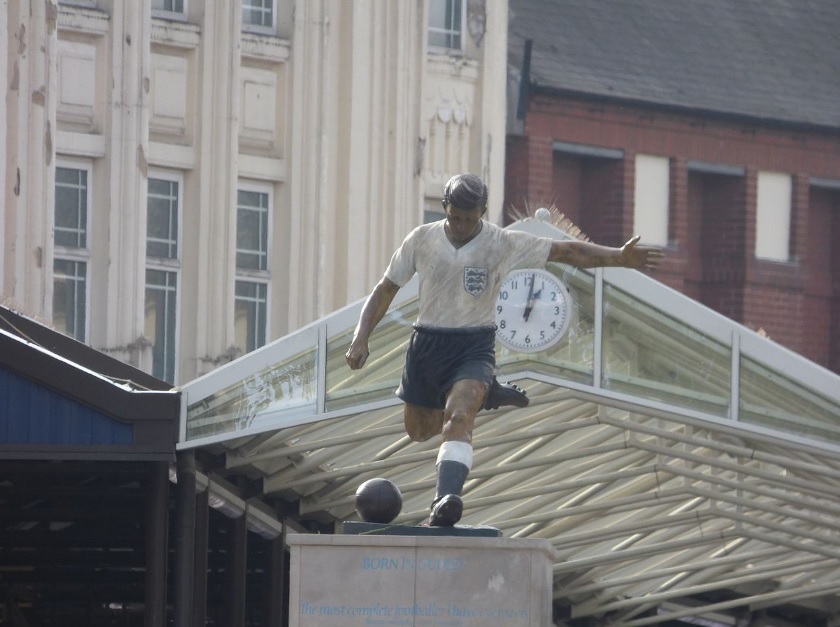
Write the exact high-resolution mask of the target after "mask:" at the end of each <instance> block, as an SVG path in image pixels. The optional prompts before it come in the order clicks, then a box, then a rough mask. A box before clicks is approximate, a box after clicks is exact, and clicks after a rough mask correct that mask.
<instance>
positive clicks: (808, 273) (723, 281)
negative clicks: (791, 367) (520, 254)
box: [506, 0, 840, 372]
mask: <svg viewBox="0 0 840 627" xmlns="http://www.w3.org/2000/svg"><path fill="white" fill-rule="evenodd" d="M838 26H840V9H839V8H838V6H837V5H836V4H835V3H833V2H830V1H826V0H809V1H808V2H804V3H802V4H801V5H797V7H796V10H792V11H788V10H787V9H786V5H785V4H784V3H779V2H733V1H731V0H713V1H711V2H708V3H703V5H702V6H700V5H696V4H694V3H677V4H676V5H675V4H674V3H670V2H666V1H663V0H634V1H633V2H622V1H618V0H616V1H611V0H610V1H607V2H602V3H586V2H583V1H582V0H562V1H560V2H551V1H549V0H512V1H511V22H510V33H509V37H510V53H511V56H510V62H511V75H512V77H513V81H512V87H513V88H512V89H511V105H510V106H509V108H508V113H509V115H510V128H511V134H510V135H509V138H508V148H507V170H506V176H507V185H506V207H507V208H509V209H514V210H516V211H523V210H525V208H526V207H525V206H526V205H528V204H530V205H532V206H533V207H538V206H540V205H541V204H542V205H546V206H550V205H554V206H555V207H556V208H557V210H558V212H562V213H563V214H564V215H565V216H566V217H567V218H569V219H570V220H571V221H572V222H573V223H574V224H576V225H577V226H578V227H579V228H580V229H581V231H582V232H583V233H584V234H585V235H586V236H588V237H589V238H591V239H593V240H595V241H598V242H603V243H608V244H612V245H620V244H621V243H622V242H623V241H625V240H626V239H627V238H628V237H629V236H630V235H631V234H633V233H639V234H641V235H642V237H643V240H644V241H647V242H648V243H652V244H658V245H661V246H663V247H665V248H666V249H667V259H666V261H665V263H664V264H662V266H661V267H660V268H659V269H658V270H657V272H656V273H655V277H656V278H657V279H659V280H661V281H663V282H664V283H666V284H667V285H669V286H671V287H673V288H675V289H678V290H680V291H681V292H683V293H685V294H687V295H688V296H690V297H692V298H694V299H696V300H698V301H699V302H701V303H703V304H704V305H707V306H708V307H710V308H712V309H714V310H716V311H718V312H720V313H723V314H724V315H726V316H728V317H730V318H732V319H733V320H735V321H737V322H740V323H742V324H745V325H746V326H748V327H750V328H752V329H754V330H763V331H764V332H765V333H766V334H767V335H768V336H769V337H770V338H771V339H772V340H774V341H776V342H778V343H780V344H782V345H784V346H786V347H787V348H790V349H792V350H794V351H796V352H798V353H800V354H802V355H804V356H805V357H807V358H808V359H810V360H812V361H814V362H816V363H818V364H820V365H822V366H824V367H827V368H829V369H831V370H833V371H834V372H840V256H838V255H837V253H836V252H835V250H833V248H832V243H833V242H834V241H836V240H837V239H838V237H840V115H838V109H837V107H836V101H837V98H838V97H840V83H838V81H837V80H836V76H835V73H834V72H833V70H831V67H832V65H833V64H836V63H837V62H840V56H838V54H837V47H836V46H833V45H829V42H830V41H832V40H833V37H834V33H835V32H836V29H837V28H838ZM823 50H826V51H828V52H827V56H826V55H822V53H821V52H819V51H823ZM812 59H818V61H816V62H812V61H811V60H812Z"/></svg>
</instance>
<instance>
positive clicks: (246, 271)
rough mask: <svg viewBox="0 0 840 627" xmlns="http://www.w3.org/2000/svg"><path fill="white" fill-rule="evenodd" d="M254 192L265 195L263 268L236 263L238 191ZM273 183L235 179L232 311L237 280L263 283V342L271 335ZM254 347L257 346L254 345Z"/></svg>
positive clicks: (236, 297) (235, 297)
mask: <svg viewBox="0 0 840 627" xmlns="http://www.w3.org/2000/svg"><path fill="white" fill-rule="evenodd" d="M240 191H242V192H254V193H258V194H265V195H266V198H267V200H266V205H267V207H266V233H265V269H253V268H244V267H240V266H239V265H236V261H235V259H236V255H237V254H238V253H239V248H238V239H239V228H238V225H239V208H240V204H239V192H240ZM273 218H274V185H272V184H271V183H267V182H260V181H254V180H245V179H240V180H239V181H237V186H236V224H237V229H236V233H235V235H234V240H235V242H237V244H236V245H235V252H234V275H235V276H234V290H233V300H234V304H233V306H234V312H235V311H236V304H237V301H238V300H239V297H238V296H237V294H236V284H237V283H239V282H245V283H259V284H263V285H265V289H266V294H265V329H264V335H265V342H266V343H268V340H269V338H270V337H271V299H272V289H271V263H272V250H271V249H272V246H271V243H272V237H273V223H274V220H273ZM240 348H242V349H243V350H246V349H247V346H243V347H240ZM256 348H259V346H258V347H256Z"/></svg>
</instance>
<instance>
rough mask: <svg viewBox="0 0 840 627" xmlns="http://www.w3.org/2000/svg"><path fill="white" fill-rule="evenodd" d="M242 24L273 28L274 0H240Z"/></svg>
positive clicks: (259, 28) (262, 28)
mask: <svg viewBox="0 0 840 627" xmlns="http://www.w3.org/2000/svg"><path fill="white" fill-rule="evenodd" d="M242 25H243V27H245V28H248V27H249V26H256V27H257V30H266V29H267V30H274V0H242Z"/></svg>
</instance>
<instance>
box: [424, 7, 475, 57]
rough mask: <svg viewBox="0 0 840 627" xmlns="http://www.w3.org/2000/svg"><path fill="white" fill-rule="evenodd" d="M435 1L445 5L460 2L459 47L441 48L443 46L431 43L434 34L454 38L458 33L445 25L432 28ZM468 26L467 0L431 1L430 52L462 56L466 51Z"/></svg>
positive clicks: (427, 29)
mask: <svg viewBox="0 0 840 627" xmlns="http://www.w3.org/2000/svg"><path fill="white" fill-rule="evenodd" d="M435 1H438V2H445V3H449V2H458V3H459V4H460V8H461V24H460V30H459V31H457V36H458V46H457V47H455V46H441V45H438V44H433V43H432V42H431V41H430V39H431V35H432V33H433V32H434V33H438V34H443V35H444V37H446V38H452V37H453V36H454V33H456V31H454V30H453V29H451V28H446V24H445V23H444V24H443V25H442V26H437V25H435V26H432V24H431V17H432V14H431V3H432V2H435ZM446 13H447V14H449V13H450V11H447V12H446ZM452 14H453V15H454V13H452ZM466 24H467V3H466V1H465V0H429V19H428V20H427V22H426V44H427V45H428V47H429V50H430V51H432V52H437V53H445V54H451V55H457V56H462V55H463V54H464V53H465V51H466Z"/></svg>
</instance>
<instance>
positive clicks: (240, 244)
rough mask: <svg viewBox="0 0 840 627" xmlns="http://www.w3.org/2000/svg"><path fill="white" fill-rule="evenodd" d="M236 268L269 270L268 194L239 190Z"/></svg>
mask: <svg viewBox="0 0 840 627" xmlns="http://www.w3.org/2000/svg"><path fill="white" fill-rule="evenodd" d="M236 267H237V268H243V269H249V270H267V269H268V194H267V193H264V192H255V191H244V190H239V194H238V204H237V209H236Z"/></svg>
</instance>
